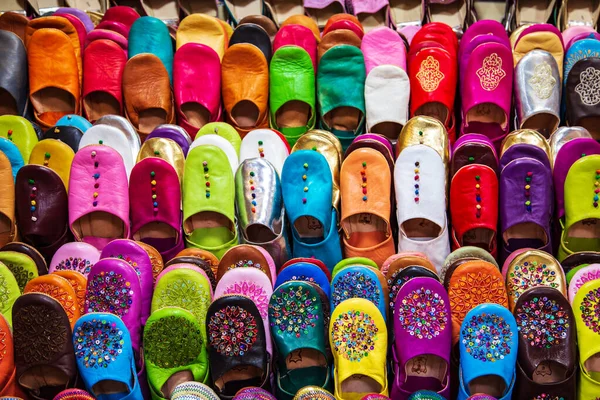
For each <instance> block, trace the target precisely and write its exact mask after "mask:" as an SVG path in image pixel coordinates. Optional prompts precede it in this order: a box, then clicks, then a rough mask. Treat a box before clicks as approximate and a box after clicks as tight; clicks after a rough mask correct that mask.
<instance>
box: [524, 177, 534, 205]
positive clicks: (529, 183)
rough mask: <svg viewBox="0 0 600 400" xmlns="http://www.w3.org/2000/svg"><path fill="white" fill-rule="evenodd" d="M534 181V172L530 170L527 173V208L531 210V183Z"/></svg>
mask: <svg viewBox="0 0 600 400" xmlns="http://www.w3.org/2000/svg"><path fill="white" fill-rule="evenodd" d="M532 181H533V172H528V173H527V175H525V199H526V200H525V210H527V211H528V212H531V192H530V189H531V184H532Z"/></svg>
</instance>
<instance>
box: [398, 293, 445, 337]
mask: <svg viewBox="0 0 600 400" xmlns="http://www.w3.org/2000/svg"><path fill="white" fill-rule="evenodd" d="M448 318H449V315H448V312H447V310H446V302H445V301H444V299H443V298H442V296H440V294H439V293H436V292H434V291H432V290H431V289H426V288H423V287H422V288H420V289H416V290H413V291H412V292H410V293H409V294H408V295H406V296H405V297H404V298H403V299H402V305H401V306H400V307H399V309H398V320H399V321H400V324H401V326H402V328H403V329H404V330H406V331H407V332H408V333H409V334H410V335H411V336H416V337H417V338H418V339H433V338H434V337H436V336H439V335H440V333H441V332H442V331H443V330H444V329H446V326H447V324H448Z"/></svg>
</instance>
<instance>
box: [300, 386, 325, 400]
mask: <svg viewBox="0 0 600 400" xmlns="http://www.w3.org/2000/svg"><path fill="white" fill-rule="evenodd" d="M317 399H318V400H335V397H334V396H333V395H332V394H331V393H330V392H328V391H327V390H325V389H323V388H322V387H319V386H305V387H303V388H302V389H300V390H298V392H296V395H295V396H294V398H293V400H317Z"/></svg>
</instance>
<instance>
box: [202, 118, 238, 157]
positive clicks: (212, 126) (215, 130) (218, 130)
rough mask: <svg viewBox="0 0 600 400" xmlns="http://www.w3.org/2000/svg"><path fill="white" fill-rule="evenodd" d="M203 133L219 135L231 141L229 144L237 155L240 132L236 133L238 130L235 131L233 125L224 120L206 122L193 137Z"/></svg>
mask: <svg viewBox="0 0 600 400" xmlns="http://www.w3.org/2000/svg"><path fill="white" fill-rule="evenodd" d="M204 135H219V136H221V137H222V138H223V139H226V140H227V141H228V142H229V143H231V145H232V146H233V148H234V149H235V151H236V152H237V155H238V156H239V155H240V147H241V146H242V138H241V137H240V134H239V133H238V131H236V130H235V128H234V127H233V126H231V125H229V124H228V123H226V122H209V123H208V124H206V125H204V126H203V127H202V128H200V130H199V131H198V133H196V136H195V138H197V137H199V136H204Z"/></svg>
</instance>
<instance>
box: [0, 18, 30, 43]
mask: <svg viewBox="0 0 600 400" xmlns="http://www.w3.org/2000/svg"><path fill="white" fill-rule="evenodd" d="M28 24H29V18H28V17H27V16H25V15H23V14H21V13H19V12H14V11H5V12H3V13H2V15H0V30H3V31H7V32H11V33H14V34H15V35H16V36H17V37H18V38H19V39H21V41H22V42H23V43H25V30H26V29H27V25H28Z"/></svg>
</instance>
